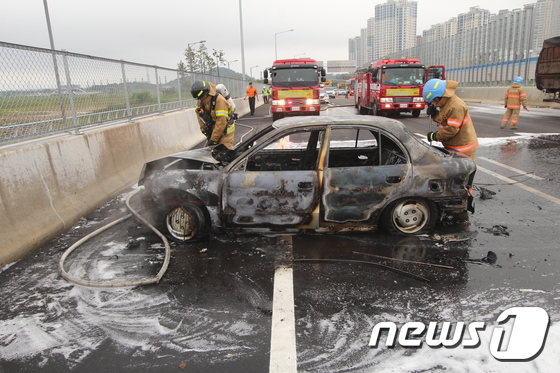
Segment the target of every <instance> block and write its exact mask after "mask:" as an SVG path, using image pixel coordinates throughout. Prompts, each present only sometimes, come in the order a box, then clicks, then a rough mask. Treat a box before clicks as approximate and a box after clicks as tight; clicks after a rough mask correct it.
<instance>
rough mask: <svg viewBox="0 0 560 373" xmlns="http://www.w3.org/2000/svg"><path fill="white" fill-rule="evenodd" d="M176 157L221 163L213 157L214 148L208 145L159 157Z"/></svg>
mask: <svg viewBox="0 0 560 373" xmlns="http://www.w3.org/2000/svg"><path fill="white" fill-rule="evenodd" d="M165 158H176V159H191V160H193V161H200V162H204V163H212V164H218V163H220V162H219V161H217V160H216V159H214V157H212V148H211V147H209V146H207V147H205V148H201V149H191V150H185V151H184V152H180V153H175V154H171V155H168V156H165V157H162V158H159V159H165Z"/></svg>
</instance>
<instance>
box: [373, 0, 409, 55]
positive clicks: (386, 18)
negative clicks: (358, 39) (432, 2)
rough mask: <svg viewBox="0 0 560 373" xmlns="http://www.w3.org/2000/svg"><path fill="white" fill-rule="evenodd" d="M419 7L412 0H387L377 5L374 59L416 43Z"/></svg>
mask: <svg viewBox="0 0 560 373" xmlns="http://www.w3.org/2000/svg"><path fill="white" fill-rule="evenodd" d="M417 7H418V3H417V2H416V1H410V0H387V2H386V3H385V4H379V5H376V6H375V22H374V23H375V33H374V41H373V56H372V57H373V58H372V60H377V59H379V58H382V57H383V56H386V55H387V54H390V53H394V52H398V51H402V50H404V49H408V48H412V47H414V46H415V45H416V21H417Z"/></svg>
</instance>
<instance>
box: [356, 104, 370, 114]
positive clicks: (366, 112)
mask: <svg viewBox="0 0 560 373" xmlns="http://www.w3.org/2000/svg"><path fill="white" fill-rule="evenodd" d="M358 111H359V112H360V115H368V112H369V110H368V109H367V108H365V107H363V106H362V105H359V108H358Z"/></svg>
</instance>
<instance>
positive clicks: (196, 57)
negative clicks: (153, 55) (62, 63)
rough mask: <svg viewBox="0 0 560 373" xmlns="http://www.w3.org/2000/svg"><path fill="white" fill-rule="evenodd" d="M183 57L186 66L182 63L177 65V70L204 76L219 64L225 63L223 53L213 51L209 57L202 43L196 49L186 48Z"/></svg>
mask: <svg viewBox="0 0 560 373" xmlns="http://www.w3.org/2000/svg"><path fill="white" fill-rule="evenodd" d="M184 55H185V61H186V62H187V63H186V65H185V64H184V63H182V61H181V62H179V64H178V65H177V69H179V70H181V71H184V72H187V71H188V72H192V73H203V74H204V73H207V72H211V71H212V69H214V68H219V66H220V64H223V63H224V62H225V59H224V56H225V55H224V52H223V51H221V50H220V51H217V50H215V49H213V52H212V55H210V54H209V53H208V48H207V47H206V45H205V44H204V43H200V45H199V46H198V49H194V48H190V47H188V48H187V49H185V53H184ZM218 75H219V72H218Z"/></svg>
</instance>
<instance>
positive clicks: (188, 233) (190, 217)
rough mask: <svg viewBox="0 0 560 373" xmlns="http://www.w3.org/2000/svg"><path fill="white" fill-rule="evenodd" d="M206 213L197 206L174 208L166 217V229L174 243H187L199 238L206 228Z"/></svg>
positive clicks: (187, 205) (189, 204)
mask: <svg viewBox="0 0 560 373" xmlns="http://www.w3.org/2000/svg"><path fill="white" fill-rule="evenodd" d="M204 224H205V221H204V213H203V212H202V210H201V209H200V207H198V206H197V205H195V204H192V203H187V204H184V205H181V206H176V207H173V208H172V209H171V210H170V211H169V212H168V213H167V214H166V215H165V227H166V228H167V232H168V233H169V235H170V236H171V238H172V239H173V240H174V241H177V242H186V241H191V240H192V239H194V238H196V237H199V236H200V235H201V234H202V229H203V228H204Z"/></svg>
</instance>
